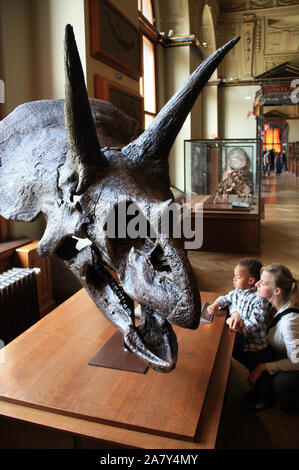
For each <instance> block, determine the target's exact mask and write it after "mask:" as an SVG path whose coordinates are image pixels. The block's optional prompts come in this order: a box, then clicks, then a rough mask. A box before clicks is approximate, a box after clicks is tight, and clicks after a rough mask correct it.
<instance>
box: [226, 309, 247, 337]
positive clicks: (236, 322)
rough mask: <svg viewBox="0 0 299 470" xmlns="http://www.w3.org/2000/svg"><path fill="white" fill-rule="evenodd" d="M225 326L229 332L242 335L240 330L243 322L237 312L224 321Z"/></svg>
mask: <svg viewBox="0 0 299 470" xmlns="http://www.w3.org/2000/svg"><path fill="white" fill-rule="evenodd" d="M226 324H227V325H228V327H229V329H230V330H231V331H237V332H238V333H242V330H241V329H242V326H243V321H242V318H241V317H240V315H239V313H238V312H233V313H232V314H231V316H230V317H229V318H228V319H227V320H226Z"/></svg>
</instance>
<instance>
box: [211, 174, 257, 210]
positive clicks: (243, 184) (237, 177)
mask: <svg viewBox="0 0 299 470" xmlns="http://www.w3.org/2000/svg"><path fill="white" fill-rule="evenodd" d="M248 179H249V178H248V171H247V170H235V171H232V172H230V173H229V174H228V175H227V177H226V178H225V179H224V180H222V181H221V183H219V184H218V186H217V189H216V191H215V195H214V198H213V202H214V204H216V203H217V202H219V201H218V198H221V199H222V200H224V201H225V202H228V197H229V195H230V194H236V195H237V196H238V197H239V198H240V199H242V200H243V202H244V203H246V204H249V202H250V201H249V199H250V196H252V187H251V185H250V183H249V181H248Z"/></svg>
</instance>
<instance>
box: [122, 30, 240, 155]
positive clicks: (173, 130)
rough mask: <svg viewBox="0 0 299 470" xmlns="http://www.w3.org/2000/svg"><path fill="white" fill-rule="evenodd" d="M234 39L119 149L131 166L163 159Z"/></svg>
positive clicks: (212, 56) (196, 72)
mask: <svg viewBox="0 0 299 470" xmlns="http://www.w3.org/2000/svg"><path fill="white" fill-rule="evenodd" d="M239 39H240V37H239V36H237V37H235V38H234V39H232V40H231V41H229V42H228V43H226V44H225V45H224V46H222V47H220V48H219V49H218V50H217V51H215V52H214V53H213V54H211V55H210V57H208V58H207V59H206V60H205V61H204V62H203V63H202V64H201V65H200V66H199V67H198V68H197V69H196V70H195V71H194V72H193V73H192V75H190V77H189V78H188V79H187V80H186V82H185V83H184V85H183V86H182V87H181V88H180V89H179V90H178V91H177V92H176V93H175V94H174V95H173V97H172V98H171V99H170V100H169V101H168V103H166V105H165V106H164V107H163V108H162V109H161V111H160V112H159V114H158V115H157V116H156V118H155V120H154V121H153V122H152V124H151V125H150V126H149V127H148V128H147V129H146V131H144V132H143V134H141V135H140V136H139V137H138V138H137V139H136V140H134V141H133V142H132V143H130V144H128V145H127V146H126V147H124V148H123V149H122V153H124V154H125V155H126V156H127V157H128V158H129V159H131V160H133V162H134V163H138V162H143V161H150V160H153V159H155V160H157V159H159V160H166V159H168V155H169V152H170V150H171V147H172V145H173V142H174V141H175V139H176V136H177V135H178V133H179V131H180V130H181V127H182V126H183V124H184V122H185V119H186V117H187V116H188V114H189V112H190V111H191V109H192V106H193V105H194V103H195V101H196V98H197V97H198V95H199V93H200V92H201V90H202V88H203V87H204V85H205V83H206V82H207V81H208V80H209V78H210V77H211V75H212V73H213V72H214V71H215V69H216V68H217V67H218V65H219V63H220V62H221V60H222V59H223V58H224V56H225V55H226V54H227V52H228V51H229V50H230V49H232V48H233V47H234V45H235V44H236V43H237V42H238V41H239Z"/></svg>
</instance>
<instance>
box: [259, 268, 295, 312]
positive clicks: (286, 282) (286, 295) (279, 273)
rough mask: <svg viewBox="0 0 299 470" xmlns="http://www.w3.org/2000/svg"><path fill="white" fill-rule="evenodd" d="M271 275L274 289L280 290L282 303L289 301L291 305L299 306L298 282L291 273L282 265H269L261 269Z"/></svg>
mask: <svg viewBox="0 0 299 470" xmlns="http://www.w3.org/2000/svg"><path fill="white" fill-rule="evenodd" d="M262 271H267V272H268V273H271V274H273V278H274V287H280V288H281V297H282V300H283V301H284V302H287V301H290V303H291V305H292V306H293V307H294V306H299V282H298V281H297V280H296V279H294V277H293V275H292V273H291V271H290V270H289V268H287V267H286V266H283V265H282V264H275V263H274V264H270V265H269V266H266V267H264V268H262Z"/></svg>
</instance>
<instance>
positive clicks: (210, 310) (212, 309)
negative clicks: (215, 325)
mask: <svg viewBox="0 0 299 470" xmlns="http://www.w3.org/2000/svg"><path fill="white" fill-rule="evenodd" d="M219 306H220V304H219V302H214V303H213V304H211V305H209V306H208V308H207V312H208V314H209V315H212V314H213V313H216V312H217V310H218V309H219Z"/></svg>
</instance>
